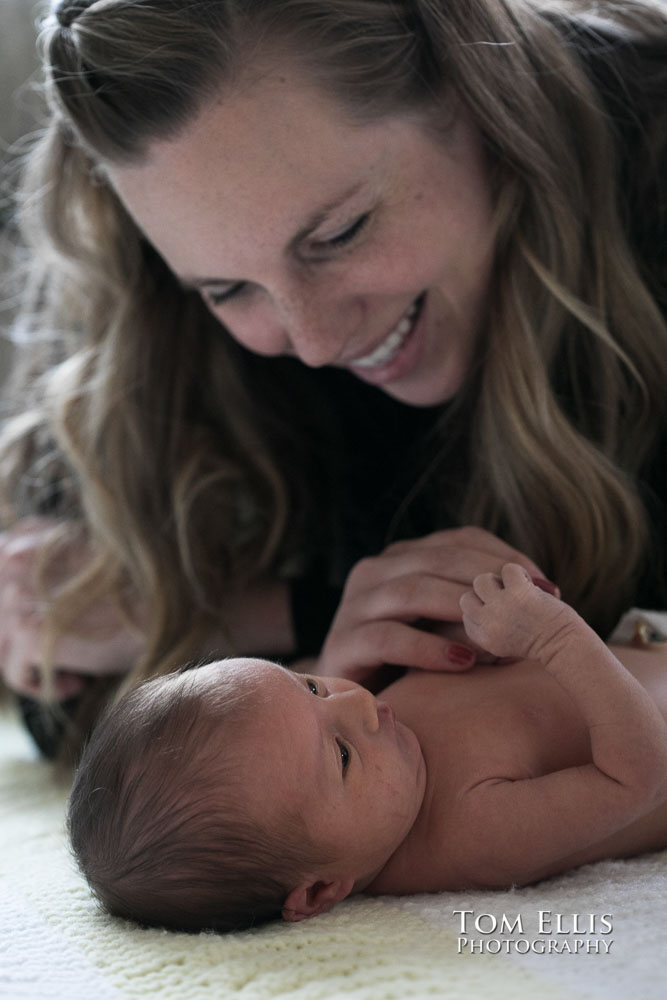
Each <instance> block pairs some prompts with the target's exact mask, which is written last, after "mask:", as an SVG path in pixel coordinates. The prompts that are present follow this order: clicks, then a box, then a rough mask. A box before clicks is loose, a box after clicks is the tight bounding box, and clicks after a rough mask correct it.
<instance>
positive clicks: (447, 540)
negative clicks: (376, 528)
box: [384, 526, 545, 584]
mask: <svg viewBox="0 0 667 1000" xmlns="http://www.w3.org/2000/svg"><path fill="white" fill-rule="evenodd" d="M425 549H439V550H441V551H440V553H439V557H440V558H441V559H447V560H448V561H449V562H450V565H451V567H452V571H453V572H454V573H455V574H456V577H457V579H462V580H465V581H466V582H467V583H468V584H470V583H471V581H472V580H473V579H474V577H475V576H477V575H478V574H479V573H485V572H489V573H499V572H500V569H501V567H502V566H503V565H504V564H505V563H507V562H513V563H518V564H519V565H520V566H523V567H524V569H525V570H526V571H527V572H528V573H529V574H530V576H532V577H539V578H543V577H544V575H545V574H544V572H543V571H542V569H541V568H540V567H539V566H538V565H537V563H535V562H533V560H532V559H529V558H528V556H525V555H524V554H523V553H522V552H519V551H518V550H517V549H515V548H514V547H513V546H511V545H508V543H507V542H504V541H503V540H502V539H501V538H498V537H497V536H496V535H492V534H491V533H490V532H488V531H485V530H484V529H483V528H476V527H471V526H468V527H464V528H452V529H449V530H447V531H435V532H433V533H432V534H430V535H425V536H424V537H423V538H417V539H411V540H409V541H401V542H394V543H393V544H392V545H390V546H388V548H387V549H385V552H384V554H385V555H387V556H391V555H403V554H405V553H407V552H410V551H419V550H425ZM473 564H474V567H475V569H476V572H473V571H472V567H473Z"/></svg>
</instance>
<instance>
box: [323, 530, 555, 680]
mask: <svg viewBox="0 0 667 1000" xmlns="http://www.w3.org/2000/svg"><path fill="white" fill-rule="evenodd" d="M506 562H514V563H518V564H519V565H521V566H523V567H524V569H526V571H527V572H528V573H529V575H530V576H531V577H532V578H533V579H537V580H540V583H541V585H542V586H543V588H544V589H546V590H552V592H553V591H555V590H556V588H555V587H553V585H551V584H549V583H548V582H547V581H545V580H544V579H543V578H544V574H543V573H542V571H541V570H540V568H539V567H538V566H537V565H536V564H535V563H534V562H532V560H530V559H528V558H527V557H526V556H524V555H522V554H521V553H520V552H517V551H516V549H513V548H512V547H511V546H510V545H507V544H506V543H505V542H503V541H501V539H499V538H496V536H495V535H492V534H490V533H489V532H488V531H484V530H483V529H482V528H473V527H466V528H457V529H452V530H449V531H438V532H435V533H434V534H432V535H427V536H426V537H425V538H419V539H416V540H413V541H406V542H396V543H395V544H393V545H390V546H389V547H388V548H387V549H385V551H384V552H382V553H381V554H380V555H379V556H375V557H371V558H367V559H362V560H361V562H359V563H357V565H356V566H355V567H354V568H353V570H352V571H351V573H350V575H349V577H348V578H347V582H346V585H345V589H344V591H343V597H342V599H341V603H340V605H339V608H338V611H337V613H336V616H335V618H334V621H333V623H332V626H331V629H330V630H329V634H328V636H327V639H326V641H325V644H324V647H323V649H322V653H321V655H320V657H319V660H318V663H317V673H318V674H321V675H323V676H326V675H331V676H338V677H346V678H348V679H350V680H354V681H357V682H359V683H367V682H369V681H371V680H372V677H373V674H374V673H375V672H376V671H377V670H378V669H379V668H381V667H383V666H385V665H387V664H391V665H393V666H401V667H419V668H421V669H422V670H445V671H460V670H467V669H468V668H469V667H471V666H472V665H473V664H474V663H475V662H476V661H477V658H478V657H477V654H478V650H477V649H476V648H475V647H474V645H473V644H472V643H471V642H470V640H469V639H468V638H467V636H466V634H465V631H464V629H463V626H462V625H461V624H460V623H461V617H462V615H461V608H460V606H459V601H460V598H461V596H462V595H463V594H464V593H465V592H466V591H468V590H469V589H470V587H471V585H472V581H473V579H474V578H475V577H476V576H477V575H478V574H480V573H499V572H500V569H501V567H502V566H503V565H504V563H506ZM480 659H481V657H480ZM486 659H487V662H488V657H487V658H486Z"/></svg>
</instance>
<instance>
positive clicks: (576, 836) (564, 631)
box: [461, 564, 667, 884]
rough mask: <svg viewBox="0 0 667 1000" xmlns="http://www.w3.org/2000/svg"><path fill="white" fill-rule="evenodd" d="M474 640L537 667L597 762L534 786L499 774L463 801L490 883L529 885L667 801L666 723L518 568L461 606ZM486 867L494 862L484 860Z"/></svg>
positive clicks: (576, 621) (489, 579)
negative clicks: (578, 724)
mask: <svg viewBox="0 0 667 1000" xmlns="http://www.w3.org/2000/svg"><path fill="white" fill-rule="evenodd" d="M461 607H462V610H463V615H464V617H463V621H464V625H465V627H466V631H467V632H468V634H469V636H470V638H471V639H473V640H474V641H475V642H477V643H478V644H479V645H481V646H482V647H484V648H486V649H488V650H489V651H490V652H492V653H494V654H495V655H496V656H501V657H508V656H518V657H524V658H528V659H534V660H537V661H538V662H539V663H540V664H541V666H542V667H543V668H544V669H545V670H547V671H548V672H549V673H550V674H551V675H552V676H553V677H554V678H555V679H556V680H557V681H558V682H559V684H561V685H562V687H563V688H565V690H566V691H567V692H568V693H569V695H570V696H571V697H572V699H573V700H574V701H575V703H576V705H577V707H578V709H579V711H580V712H581V714H582V716H583V717H584V719H585V721H586V723H587V724H588V727H589V731H590V738H591V750H592V757H593V762H592V763H590V764H586V765H583V766H580V767H573V768H568V769H566V770H562V771H557V772H554V773H551V774H546V775H542V776H539V777H535V778H519V779H518V780H517V779H516V778H513V777H512V776H511V775H498V776H494V777H490V778H489V779H488V780H486V781H483V782H481V783H479V784H477V785H476V786H475V787H474V788H472V789H470V790H469V791H468V793H467V794H466V795H465V796H464V799H465V806H464V810H463V813H462V814H461V822H464V823H465V824H466V825H467V826H468V827H472V829H470V836H471V842H472V843H475V844H476V848H475V851H479V854H478V855H477V858H478V860H479V858H481V857H484V858H488V859H489V860H488V866H489V867H488V868H487V871H486V872H485V873H480V875H481V878H480V881H481V882H485V883H487V884H488V883H490V884H493V883H496V882H497V883H498V884H501V883H503V884H504V883H506V882H507V881H517V882H520V881H529V880H531V879H532V878H537V877H541V876H542V875H544V874H548V872H549V870H550V869H551V868H553V870H554V871H556V870H559V866H558V864H557V862H558V859H564V858H566V857H567V856H568V855H570V854H573V853H575V852H577V851H581V850H583V849H585V848H587V847H588V846H589V845H592V844H595V843H597V842H598V841H602V840H603V839H604V838H606V837H608V836H610V835H611V834H613V833H615V832H616V831H617V830H619V829H621V828H623V827H625V826H627V825H628V824H630V823H632V822H633V821H634V820H636V819H638V818H640V817H641V816H643V815H644V814H646V813H648V812H650V811H651V810H653V809H654V808H656V807H657V806H658V805H660V803H661V802H663V801H664V800H665V798H667V723H665V720H664V719H663V717H662V715H661V714H660V712H659V711H658V708H657V706H656V704H655V702H654V701H653V699H652V698H651V697H650V696H649V694H648V693H647V692H646V691H645V690H644V688H643V687H642V686H641V684H639V682H638V681H636V680H635V679H634V677H632V675H631V674H630V673H628V671H626V670H625V668H624V667H623V666H622V665H621V663H620V662H619V661H618V660H617V658H616V657H615V656H614V655H613V654H612V652H611V651H610V650H609V649H608V647H607V646H605V644H604V643H603V642H602V640H601V639H600V638H598V636H597V635H596V634H595V633H594V632H593V631H592V630H591V629H590V628H589V627H588V626H587V625H586V624H585V622H584V621H583V620H582V619H581V618H580V617H579V616H578V615H577V614H576V612H575V611H574V610H573V609H572V608H570V607H569V606H568V605H566V604H564V603H562V602H561V601H559V600H558V599H557V598H555V597H552V596H551V595H550V594H547V593H544V592H543V591H541V590H538V589H537V588H536V587H535V586H534V585H533V583H532V582H531V580H530V578H529V577H528V575H527V574H526V572H525V571H524V570H523V569H522V568H521V567H520V566H518V565H514V564H507V565H506V566H504V567H503V570H502V578H499V577H497V576H494V575H493V574H483V575H482V576H479V577H477V578H476V579H475V581H474V584H473V590H472V591H469V592H468V593H467V594H466V595H464V597H463V598H462V599H461ZM485 864H487V862H485Z"/></svg>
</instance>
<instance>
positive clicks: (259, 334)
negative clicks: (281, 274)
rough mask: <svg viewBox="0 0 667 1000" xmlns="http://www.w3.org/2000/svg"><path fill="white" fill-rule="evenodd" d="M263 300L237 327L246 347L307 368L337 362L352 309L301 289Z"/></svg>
mask: <svg viewBox="0 0 667 1000" xmlns="http://www.w3.org/2000/svg"><path fill="white" fill-rule="evenodd" d="M263 298H264V301H263V302H262V303H257V306H256V310H255V311H254V313H253V315H252V317H251V316H250V315H248V316H247V319H246V322H245V324H244V327H243V328H241V326H239V328H238V339H239V340H241V341H242V342H243V343H244V344H245V346H246V347H248V348H249V349H250V350H251V351H255V352H256V353H258V354H268V355H279V354H287V355H291V356H293V357H297V358H299V360H300V361H302V362H303V363H304V364H305V365H308V366H309V367H310V368H321V367H323V366H324V365H331V364H335V363H336V362H337V361H338V359H339V358H340V357H341V355H342V354H343V352H344V347H345V344H346V342H347V341H348V339H349V337H350V335H351V334H352V333H353V331H354V328H355V321H354V316H353V315H352V313H353V310H352V309H348V308H345V307H344V305H343V304H342V303H340V302H336V301H333V300H331V299H329V298H328V297H324V296H322V295H320V294H318V293H317V291H316V289H314V288H308V287H301V286H300V287H298V288H295V289H290V290H289V292H288V293H286V294H275V295H272V294H270V293H268V292H267V293H266V294H265V295H264V297H263ZM231 332H232V333H234V327H233V325H232V327H231Z"/></svg>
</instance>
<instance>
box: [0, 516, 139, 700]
mask: <svg viewBox="0 0 667 1000" xmlns="http://www.w3.org/2000/svg"><path fill="white" fill-rule="evenodd" d="M54 527H57V523H56V522H55V521H53V520H51V519H49V518H39V517H31V518H26V519H24V520H22V521H19V522H18V523H17V524H16V525H15V526H14V527H13V528H12V529H11V530H10V531H7V532H5V533H3V534H0V676H1V677H2V680H3V681H4V683H5V684H6V685H7V687H9V688H11V689H12V690H13V691H15V692H17V693H18V694H23V695H27V696H28V697H32V698H38V697H40V695H43V693H44V691H43V683H42V672H41V670H40V666H41V664H42V663H43V661H44V653H43V650H44V624H45V620H46V613H47V606H46V603H45V597H44V592H43V588H42V587H40V580H39V566H40V557H41V552H42V548H43V546H44V545H45V544H46V542H47V541H48V540H49V538H50V537H51V536H52V534H53V530H54ZM86 558H87V553H86V551H85V547H84V546H83V545H81V543H73V544H72V545H71V546H70V547H69V548H68V549H66V551H65V552H64V553H63V558H62V559H59V560H58V570H59V574H60V580H59V581H52V580H50V581H49V582H52V583H53V582H56V583H57V582H63V581H65V580H66V579H67V578H68V576H71V575H72V574H73V573H75V572H76V571H77V570H78V569H79V568H81V566H82V565H83V564H84V561H85V559H86ZM83 618H85V621H83V620H82V621H80V622H78V623H77V624H80V625H81V631H80V634H76V635H75V634H71V635H64V636H62V637H61V638H60V639H59V640H58V642H57V644H56V646H55V649H54V650H53V660H54V663H55V664H56V666H57V669H56V671H55V675H54V678H53V689H54V690H53V694H54V696H55V698H57V699H58V700H64V699H66V698H72V697H74V696H76V695H77V694H79V693H80V692H81V691H82V690H83V688H84V687H85V685H86V677H87V676H90V675H97V676H100V675H103V674H115V673H124V672H125V671H126V670H128V669H130V667H131V665H132V663H133V662H134V659H135V658H136V656H137V653H138V651H139V640H138V638H137V636H136V634H135V633H134V632H132V631H131V630H130V629H129V627H128V625H127V623H125V622H123V621H122V620H121V616H120V613H119V611H118V609H117V608H116V607H115V606H114V604H113V602H112V601H110V600H109V601H104V602H101V603H100V604H99V605H97V606H95V607H93V608H91V609H90V610H89V611H87V612H86V614H85V615H84V616H83Z"/></svg>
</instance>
